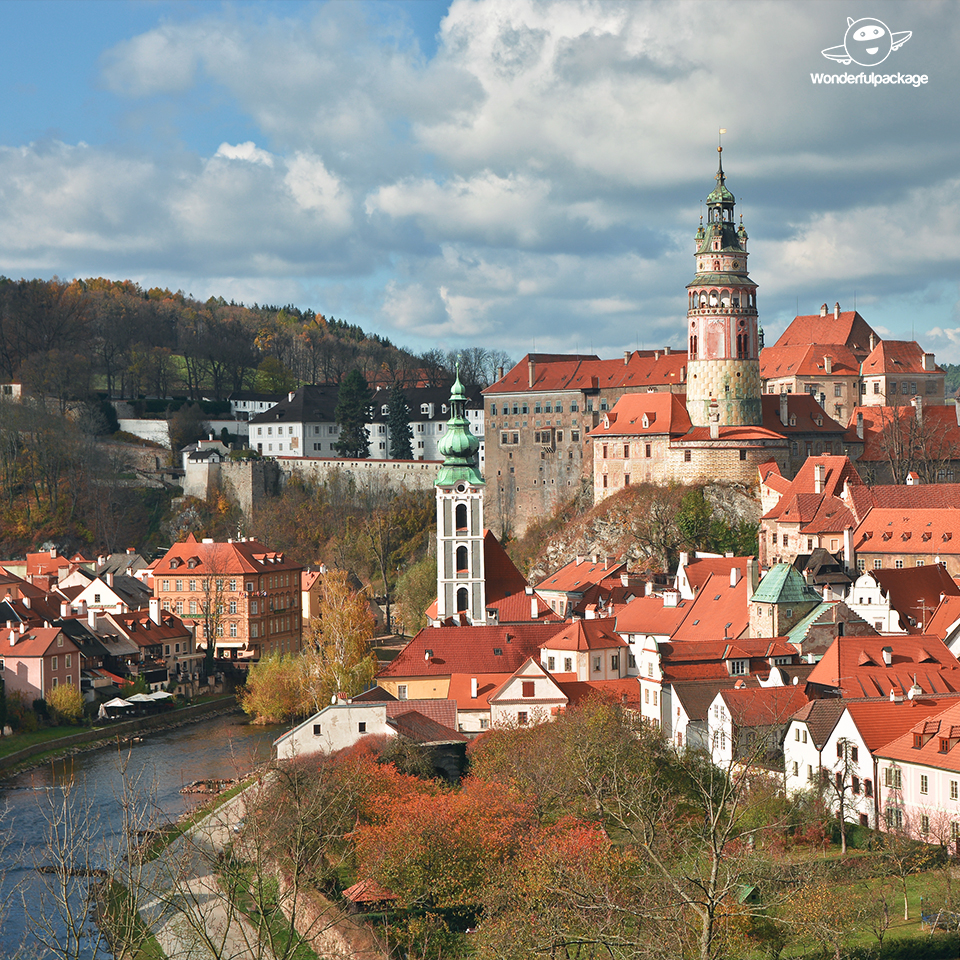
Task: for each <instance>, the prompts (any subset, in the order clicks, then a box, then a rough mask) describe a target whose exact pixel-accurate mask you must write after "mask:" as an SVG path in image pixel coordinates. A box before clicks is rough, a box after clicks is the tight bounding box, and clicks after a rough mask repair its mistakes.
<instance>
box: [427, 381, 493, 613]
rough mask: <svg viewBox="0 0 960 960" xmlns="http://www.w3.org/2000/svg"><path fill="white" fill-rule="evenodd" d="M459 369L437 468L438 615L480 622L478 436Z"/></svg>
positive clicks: (482, 610) (483, 607) (483, 609)
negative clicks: (460, 617) (470, 416)
mask: <svg viewBox="0 0 960 960" xmlns="http://www.w3.org/2000/svg"><path fill="white" fill-rule="evenodd" d="M466 405H467V395H466V393H465V392H464V389H463V384H462V383H461V382H460V370H459V366H458V368H457V379H456V381H455V382H454V384H453V388H452V389H451V391H450V419H449V420H448V421H447V431H446V433H445V434H444V436H443V439H442V440H441V441H440V442H439V444H438V445H437V446H438V449H439V451H440V455H441V456H442V457H443V466H442V467H441V468H440V471H439V473H438V474H437V480H436V488H437V619H438V620H439V621H441V622H442V621H443V620H445V619H446V618H447V617H459V616H461V615H462V616H463V617H465V618H466V620H467V622H468V623H470V624H472V625H474V626H484V625H486V622H487V617H486V593H485V587H484V569H483V488H484V486H485V485H486V484H485V482H484V479H483V477H482V476H481V475H480V471H479V470H478V469H477V452H478V451H479V449H480V441H479V440H478V439H477V438H476V437H475V436H474V435H473V434H472V433H471V432H470V423H469V421H468V420H467V416H466Z"/></svg>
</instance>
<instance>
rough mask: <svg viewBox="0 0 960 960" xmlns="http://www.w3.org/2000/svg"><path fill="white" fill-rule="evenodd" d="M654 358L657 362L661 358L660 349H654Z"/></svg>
mask: <svg viewBox="0 0 960 960" xmlns="http://www.w3.org/2000/svg"><path fill="white" fill-rule="evenodd" d="M653 359H654V362H656V361H657V360H659V359H660V351H659V350H654V351H653Z"/></svg>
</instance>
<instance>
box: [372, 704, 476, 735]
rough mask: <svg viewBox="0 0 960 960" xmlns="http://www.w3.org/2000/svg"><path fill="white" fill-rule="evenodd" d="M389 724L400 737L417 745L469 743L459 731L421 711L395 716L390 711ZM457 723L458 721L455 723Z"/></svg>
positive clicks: (388, 715) (388, 712)
mask: <svg viewBox="0 0 960 960" xmlns="http://www.w3.org/2000/svg"><path fill="white" fill-rule="evenodd" d="M437 702H438V703H447V702H449V701H446V700H439V701H437ZM453 706H456V705H455V704H454V705H453ZM387 723H389V724H390V726H392V727H393V728H394V729H395V730H396V731H397V733H398V734H400V736H402V737H406V738H407V739H408V740H413V741H414V742H416V743H449V742H450V741H459V742H461V743H465V742H466V741H467V737H465V736H464V735H463V734H462V733H460V731H459V730H456V729H454V727H450V726H448V725H446V724H443V723H437V721H436V720H433V719H432V718H430V717H427V716H425V715H424V714H422V713H420V711H419V710H407V711H406V712H405V713H400V714H394V715H393V716H391V715H390V711H389V710H388V711H387ZM455 723H456V721H454V724H455Z"/></svg>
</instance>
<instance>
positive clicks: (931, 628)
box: [926, 596, 960, 640]
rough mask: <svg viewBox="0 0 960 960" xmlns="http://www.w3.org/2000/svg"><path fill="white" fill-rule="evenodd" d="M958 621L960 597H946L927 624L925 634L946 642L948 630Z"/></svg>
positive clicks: (959, 618) (959, 617)
mask: <svg viewBox="0 0 960 960" xmlns="http://www.w3.org/2000/svg"><path fill="white" fill-rule="evenodd" d="M958 620H960V597H956V596H946V597H944V598H943V600H941V601H940V604H939V605H938V606H937V609H936V611H935V612H934V614H933V616H932V617H931V618H930V619H929V621H928V622H927V629H926V632H927V633H929V634H932V635H933V636H935V637H939V638H940V639H941V640H946V638H947V635H948V634H949V633H950V628H951V627H953V625H954V624H955V623H956V622H957V621H958Z"/></svg>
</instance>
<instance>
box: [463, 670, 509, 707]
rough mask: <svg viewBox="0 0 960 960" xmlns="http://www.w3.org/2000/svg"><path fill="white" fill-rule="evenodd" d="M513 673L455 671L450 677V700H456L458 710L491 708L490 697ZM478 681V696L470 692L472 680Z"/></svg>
mask: <svg viewBox="0 0 960 960" xmlns="http://www.w3.org/2000/svg"><path fill="white" fill-rule="evenodd" d="M512 676H513V674H512V673H475V674H470V673H454V674H452V675H451V677H450V689H449V692H448V693H447V699H448V700H455V701H456V704H457V709H458V710H489V709H490V697H491V696H493V694H494V693H496V692H497V690H499V689H500V687H502V686H503V685H504V684H505V683H506V682H507V681H508V680H509V679H510V678H511V677H512ZM474 680H476V681H477V696H476V697H472V696H471V695H470V694H471V692H472V690H471V684H472V681H474Z"/></svg>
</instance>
